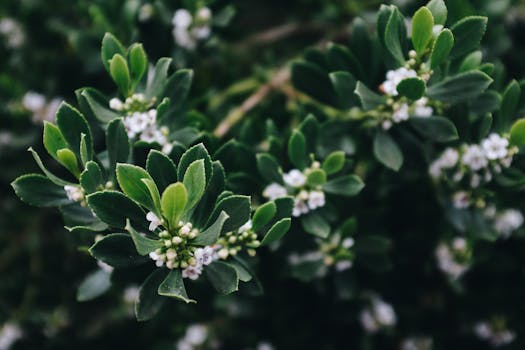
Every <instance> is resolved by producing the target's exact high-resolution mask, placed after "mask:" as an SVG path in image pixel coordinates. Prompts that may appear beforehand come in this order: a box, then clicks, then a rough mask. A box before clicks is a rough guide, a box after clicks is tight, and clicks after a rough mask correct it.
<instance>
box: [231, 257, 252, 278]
mask: <svg viewBox="0 0 525 350" xmlns="http://www.w3.org/2000/svg"><path fill="white" fill-rule="evenodd" d="M236 257H237V256H235V258H236ZM228 264H229V265H230V266H231V267H233V268H234V269H235V270H236V271H237V276H239V280H240V281H243V282H250V281H251V280H252V279H253V275H252V273H251V271H250V270H249V268H248V267H247V265H246V264H243V263H242V262H241V261H240V260H239V259H236V260H231V261H228Z"/></svg>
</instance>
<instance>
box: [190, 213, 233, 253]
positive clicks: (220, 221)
mask: <svg viewBox="0 0 525 350" xmlns="http://www.w3.org/2000/svg"><path fill="white" fill-rule="evenodd" d="M228 218H229V215H228V214H226V213H225V212H224V211H221V213H220V214H219V216H218V217H217V220H215V222H214V223H213V224H212V225H211V226H209V227H208V228H207V229H206V230H204V231H203V232H201V233H199V234H198V235H197V237H196V238H195V239H194V240H193V241H192V242H191V244H192V245H202V246H204V245H212V244H215V243H217V240H218V239H219V236H220V234H221V232H222V229H223V226H224V222H225V221H226V220H227V219H228Z"/></svg>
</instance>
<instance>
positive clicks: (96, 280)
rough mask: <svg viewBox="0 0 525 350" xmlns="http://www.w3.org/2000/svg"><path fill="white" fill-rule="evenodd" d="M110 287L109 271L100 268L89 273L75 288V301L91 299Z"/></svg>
mask: <svg viewBox="0 0 525 350" xmlns="http://www.w3.org/2000/svg"><path fill="white" fill-rule="evenodd" d="M110 287H111V273H109V272H106V271H104V270H102V269H98V270H96V271H95V272H92V273H90V274H89V275H88V276H87V277H86V278H85V279H84V280H83V281H82V283H81V284H80V286H79V287H78V289H77V301H88V300H93V299H95V298H97V297H99V296H101V295H102V294H104V293H105V292H107V291H108V289H109V288H110Z"/></svg>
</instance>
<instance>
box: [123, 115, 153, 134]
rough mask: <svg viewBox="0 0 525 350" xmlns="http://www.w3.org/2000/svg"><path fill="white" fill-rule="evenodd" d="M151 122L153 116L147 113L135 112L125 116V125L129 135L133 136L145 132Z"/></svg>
mask: <svg viewBox="0 0 525 350" xmlns="http://www.w3.org/2000/svg"><path fill="white" fill-rule="evenodd" d="M150 123H151V118H150V116H149V115H148V114H147V113H140V112H135V113H133V114H132V115H130V116H128V117H126V118H124V126H125V127H126V131H127V132H128V137H129V138H133V137H135V136H136V135H137V134H140V133H141V132H143V131H144V130H145V129H146V128H147V127H148V126H149V124H150Z"/></svg>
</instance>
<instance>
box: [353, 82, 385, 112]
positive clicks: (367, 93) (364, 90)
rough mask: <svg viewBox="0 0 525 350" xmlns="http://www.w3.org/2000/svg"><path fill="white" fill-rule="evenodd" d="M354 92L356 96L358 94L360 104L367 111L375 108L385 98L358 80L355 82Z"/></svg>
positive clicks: (381, 103) (382, 102)
mask: <svg viewBox="0 0 525 350" xmlns="http://www.w3.org/2000/svg"><path fill="white" fill-rule="evenodd" d="M355 93H356V94H357V96H359V99H360V100H361V105H362V106H363V108H364V109H365V110H367V111H368V110H371V109H375V108H376V107H378V106H380V105H383V104H385V102H386V98H385V97H384V96H381V95H379V94H377V93H375V92H373V91H372V90H370V89H369V88H368V87H366V85H365V84H363V83H362V82H360V81H358V82H357V85H356V87H355Z"/></svg>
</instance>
